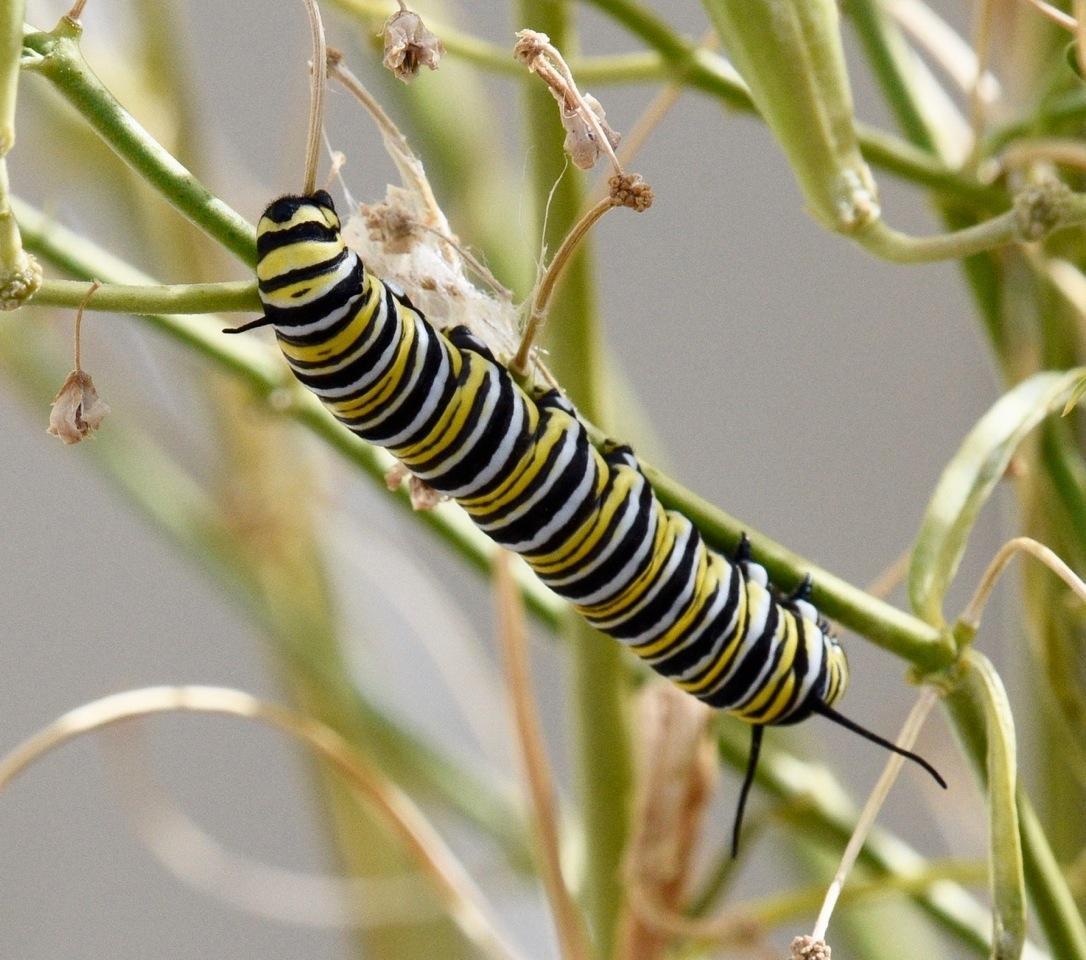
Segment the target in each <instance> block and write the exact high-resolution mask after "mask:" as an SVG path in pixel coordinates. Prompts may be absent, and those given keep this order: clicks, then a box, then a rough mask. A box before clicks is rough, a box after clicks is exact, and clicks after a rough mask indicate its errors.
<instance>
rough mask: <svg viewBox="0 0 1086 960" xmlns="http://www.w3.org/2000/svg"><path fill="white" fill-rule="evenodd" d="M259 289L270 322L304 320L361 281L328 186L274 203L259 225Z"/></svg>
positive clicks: (282, 323) (288, 324) (278, 324)
mask: <svg viewBox="0 0 1086 960" xmlns="http://www.w3.org/2000/svg"><path fill="white" fill-rule="evenodd" d="M256 251H257V268H256V277H257V287H258V290H259V292H260V299H261V300H262V301H263V303H264V311H265V315H266V318H267V322H269V323H272V324H274V325H275V326H276V327H277V328H284V327H292V326H297V325H299V324H301V323H305V322H306V319H307V317H308V316H309V315H310V314H317V313H319V312H320V311H321V310H324V309H326V308H327V307H329V306H330V305H331V302H330V301H331V299H335V298H337V297H339V296H340V295H341V294H342V293H343V292H344V290H345V289H346V288H347V287H352V288H353V287H354V286H356V285H358V284H360V283H361V281H362V265H361V263H360V262H359V260H358V258H357V257H356V256H355V255H354V253H353V252H351V251H349V250H348V249H347V246H346V244H345V243H344V242H343V237H342V234H341V232H340V222H339V217H338V216H337V215H336V208H335V205H334V204H333V203H332V198H331V197H330V196H329V195H328V193H327V192H326V191H324V190H318V191H316V192H315V193H312V194H308V195H305V196H285V197H279V198H278V199H277V200H274V201H272V203H270V204H269V205H268V208H267V209H266V210H265V211H264V215H263V216H262V217H261V218H260V222H259V223H258V224H257V228H256Z"/></svg>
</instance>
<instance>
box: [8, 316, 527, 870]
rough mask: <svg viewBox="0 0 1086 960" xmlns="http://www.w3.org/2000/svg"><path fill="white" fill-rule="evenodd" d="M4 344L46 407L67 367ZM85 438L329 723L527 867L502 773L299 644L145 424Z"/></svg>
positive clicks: (23, 341)
mask: <svg viewBox="0 0 1086 960" xmlns="http://www.w3.org/2000/svg"><path fill="white" fill-rule="evenodd" d="M0 340H2V341H3V343H4V347H5V349H4V350H3V351H0V368H2V369H3V371H4V373H5V375H6V377H7V379H8V381H9V382H11V383H14V384H15V385H17V386H18V388H19V389H20V390H21V391H22V392H23V393H24V394H26V395H27V396H28V397H30V398H31V400H32V402H33V403H34V404H35V405H37V406H38V407H39V408H42V409H44V407H45V405H47V404H48V401H49V398H50V397H51V396H52V394H53V392H54V390H55V389H56V384H57V383H58V382H59V379H60V377H61V376H62V375H63V371H62V370H61V368H60V367H59V365H57V364H55V363H47V361H46V359H45V357H44V350H43V348H42V346H41V343H40V338H38V339H36V338H35V337H33V336H31V335H29V334H28V333H27V332H24V331H20V330H19V328H18V327H17V326H16V325H14V324H10V323H9V324H5V325H3V329H2V330H0ZM116 417H117V414H115V415H114V416H113V417H111V418H110V419H109V420H107V421H106V425H105V427H104V428H103V430H102V431H100V432H99V433H98V434H97V436H96V437H95V441H94V442H93V443H88V444H85V445H84V447H85V449H86V450H87V453H88V454H89V455H90V456H91V458H92V461H93V462H94V463H95V464H96V465H97V466H98V467H99V468H100V469H101V470H102V471H103V473H104V474H105V475H106V476H107V477H108V478H109V479H110V480H111V481H112V482H113V483H114V484H116V485H117V487H118V488H119V491H120V492H121V493H123V495H124V496H125V497H126V498H127V499H128V500H129V501H130V502H131V503H133V504H134V505H135V507H136V508H137V510H138V511H139V512H140V513H142V514H143V516H144V517H145V518H146V519H147V520H149V521H150V522H151V523H152V524H153V525H154V526H155V527H156V528H158V529H159V530H161V531H162V532H164V533H165V534H167V535H168V536H169V537H170V538H171V539H172V541H173V542H174V543H176V544H177V545H178V546H179V547H180V548H181V549H182V550H183V551H184V553H185V554H186V555H187V556H188V557H189V559H191V560H192V561H193V563H194V564H195V565H196V567H197V569H199V570H200V572H201V573H202V574H204V575H205V576H207V577H208V578H209V580H210V581H211V583H212V584H213V585H214V586H215V587H217V588H219V589H224V590H226V591H227V593H228V595H229V596H230V597H231V599H233V600H235V601H237V602H238V603H240V604H241V605H242V607H243V609H244V610H245V612H246V613H247V614H248V616H249V617H250V618H251V619H252V620H253V622H254V623H255V624H256V625H257V627H258V628H259V629H261V630H264V631H267V632H268V633H269V634H271V635H272V636H273V637H275V638H276V640H277V642H278V643H279V644H281V646H280V650H281V652H282V653H283V654H284V656H286V657H287V658H288V659H289V660H290V662H291V669H292V670H296V671H299V672H300V674H301V675H302V676H304V678H305V682H306V683H307V684H310V685H312V686H313V687H315V688H321V689H323V690H325V691H326V695H327V697H328V702H329V703H332V704H335V710H334V711H333V712H329V713H327V714H326V716H325V721H326V722H328V723H329V725H331V726H333V727H334V728H335V729H337V730H339V731H340V732H341V733H342V734H343V735H344V736H345V737H347V739H349V740H351V742H352V743H353V744H354V745H355V746H356V747H357V748H358V749H360V750H363V752H365V753H367V754H368V755H370V756H372V757H373V758H374V760H375V762H376V763H377V765H378V766H380V768H381V769H382V770H385V771H387V772H388V773H389V774H390V775H391V776H394V777H395V778H396V779H397V780H398V781H399V782H400V783H401V784H402V785H403V786H404V787H405V788H406V789H408V790H410V791H412V792H421V793H423V794H426V795H428V796H432V797H434V798H436V799H437V800H438V801H439V802H441V803H443V804H445V805H447V806H448V807H449V808H450V809H452V810H455V811H456V812H457V813H458V814H459V815H460V816H461V817H463V818H464V819H465V821H467V822H469V823H472V824H475V825H476V826H478V828H479V829H480V830H481V831H482V832H483V833H484V834H486V835H488V836H491V837H493V838H494V839H495V842H496V843H497V844H498V845H499V846H500V848H501V849H502V851H503V852H504V854H505V856H506V857H507V858H508V860H509V862H510V863H511V864H513V865H514V866H516V867H517V868H518V869H521V870H526V869H528V868H529V867H530V865H531V863H532V859H533V857H532V851H531V846H530V843H529V840H528V837H527V835H526V833H525V831H524V829H523V823H522V819H521V817H520V812H519V807H518V805H517V803H516V802H515V800H514V791H513V787H512V785H511V784H510V783H508V782H506V781H504V780H503V779H502V778H501V776H500V775H499V774H498V773H496V772H495V771H484V770H475V769H473V768H472V767H471V766H470V765H467V764H465V763H464V762H463V760H462V759H459V758H453V757H450V756H447V755H445V754H444V753H442V752H441V751H440V750H438V749H437V748H435V747H434V746H432V745H431V744H429V743H427V742H425V741H423V740H421V739H419V737H418V736H417V735H416V734H414V733H412V732H411V731H410V730H409V729H408V728H407V727H405V726H403V725H402V724H401V723H400V722H399V721H398V720H397V719H396V718H395V717H392V716H390V715H389V714H388V713H386V712H384V711H383V710H382V709H380V708H379V707H378V706H376V705H375V704H373V703H372V702H371V701H370V700H368V699H367V698H366V696H365V694H364V693H363V692H361V691H360V690H359V689H358V688H357V687H355V686H354V685H352V684H351V683H350V682H349V680H348V679H347V678H348V676H349V673H348V671H346V669H345V668H344V666H343V663H342V659H341V654H340V652H339V651H338V648H337V649H335V650H333V649H332V648H328V647H320V648H315V649H302V647H301V646H300V645H299V643H300V638H299V637H294V635H292V634H290V633H289V632H283V631H284V629H285V628H284V623H283V622H281V621H277V620H276V619H275V617H274V616H273V612H274V611H272V610H271V609H270V608H269V606H268V605H267V603H266V602H265V600H264V599H262V597H261V594H260V591H261V589H262V587H261V585H260V583H259V582H258V580H257V579H256V573H255V571H254V570H253V569H252V567H251V563H250V561H251V557H250V558H247V555H246V553H245V551H243V550H241V549H240V547H239V541H238V538H237V529H236V527H233V526H232V525H231V523H230V522H229V521H228V519H227V517H226V516H224V514H223V512H222V510H221V507H220V505H219V504H217V503H215V502H214V500H213V499H212V498H211V497H210V496H209V494H208V493H207V491H206V490H205V489H203V488H202V487H201V486H200V485H199V484H197V483H196V482H195V481H194V480H193V479H192V477H190V476H189V475H187V474H185V473H183V472H182V471H181V470H180V469H179V468H178V466H177V465H176V464H175V463H174V462H172V461H171V460H170V459H169V458H168V457H167V456H166V455H165V453H164V452H163V451H162V449H161V448H159V447H158V446H157V445H156V444H155V443H153V442H152V441H151V440H150V439H149V438H148V437H147V436H145V435H144V434H143V433H142V432H140V431H139V430H137V429H135V428H132V427H130V426H129V425H128V424H125V423H124V422H123V418H122V421H120V422H118V421H117V420H116V419H115V418H116Z"/></svg>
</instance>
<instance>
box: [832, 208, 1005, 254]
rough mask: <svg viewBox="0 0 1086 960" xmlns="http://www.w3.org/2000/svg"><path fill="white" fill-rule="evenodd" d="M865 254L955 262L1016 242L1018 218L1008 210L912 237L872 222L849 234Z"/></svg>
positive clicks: (877, 221)
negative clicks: (972, 223) (955, 227)
mask: <svg viewBox="0 0 1086 960" xmlns="http://www.w3.org/2000/svg"><path fill="white" fill-rule="evenodd" d="M853 239H855V240H856V242H857V243H858V244H860V246H862V247H863V248H864V249H865V250H866V251H867V252H868V253H873V254H874V255H875V256H877V257H881V258H882V259H884V260H890V261H893V262H894V263H932V262H934V261H937V260H956V259H959V258H961V257H968V256H971V255H972V254H976V253H981V252H983V251H985V250H993V249H995V248H996V247H1002V246H1005V245H1006V244H1008V243H1012V242H1014V241H1015V240H1017V239H1019V220H1018V214H1017V212H1016V211H1014V210H1008V211H1007V212H1006V213H1002V214H1000V215H999V216H996V217H993V218H992V219H990V220H985V221H984V222H983V223H978V224H976V225H975V226H970V227H964V228H963V229H961V230H952V231H950V232H949V233H938V234H933V235H931V236H926V237H916V236H912V235H910V234H906V233H902V232H900V231H898V230H895V229H893V228H892V227H888V226H887V225H886V224H885V223H884V222H883V221H881V220H876V221H874V222H873V223H871V224H870V226H868V227H866V228H865V229H864V230H863V231H862V232H860V233H857V234H853Z"/></svg>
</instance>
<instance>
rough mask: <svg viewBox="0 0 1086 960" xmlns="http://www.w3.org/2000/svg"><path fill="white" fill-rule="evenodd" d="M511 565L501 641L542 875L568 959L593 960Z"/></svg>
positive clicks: (501, 596)
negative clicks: (565, 867)
mask: <svg viewBox="0 0 1086 960" xmlns="http://www.w3.org/2000/svg"><path fill="white" fill-rule="evenodd" d="M511 561H512V558H511V557H510V555H509V553H508V552H507V551H505V550H501V551H499V552H498V554H497V556H495V558H494V593H495V596H496V600H497V613H498V639H499V641H500V642H501V647H502V654H503V659H504V662H505V679H506V686H507V688H508V690H509V699H510V706H511V707H512V711H513V723H514V726H515V728H516V731H517V744H518V746H519V747H520V759H521V769H522V771H523V774H524V780H525V786H526V787H527V792H528V796H529V797H530V799H531V804H532V821H533V826H534V828H535V834H536V839H537V840H538V841H539V853H540V872H541V873H542V875H543V886H544V888H545V889H546V891H547V898H548V899H549V900H550V904H551V911H552V913H553V915H554V925H555V928H556V931H557V934H558V942H559V944H560V945H561V951H562V956H563V957H564V958H565V960H589V957H591V955H592V952H591V949H590V946H589V942H588V935H587V932H586V931H585V926H584V918H583V917H582V915H581V912H580V910H579V909H578V908H577V905H576V904H575V903H574V901H573V897H572V896H571V895H570V892H569V887H568V886H567V885H566V882H565V879H564V878H563V876H562V861H561V845H560V839H559V832H558V807H557V803H556V797H557V792H556V790H555V787H554V777H553V775H552V774H551V768H550V762H549V761H548V759H547V748H546V744H545V743H544V740H543V734H542V731H541V728H540V723H539V711H538V710H537V709H536V704H535V695H534V694H533V692H532V678H531V668H530V666H529V663H528V649H527V638H526V635H525V629H524V609H523V606H522V603H521V599H520V593H519V592H518V590H517V587H516V584H515V583H514V582H513V575H512V572H511V571H510V569H509V565H510V563H511Z"/></svg>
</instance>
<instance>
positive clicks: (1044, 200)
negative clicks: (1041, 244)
mask: <svg viewBox="0 0 1086 960" xmlns="http://www.w3.org/2000/svg"><path fill="white" fill-rule="evenodd" d="M1070 199H1071V190H1070V188H1069V187H1068V186H1067V185H1066V184H1065V183H1062V182H1061V181H1059V180H1055V179H1046V180H1043V181H1041V182H1040V183H1036V184H1032V185H1030V186H1028V187H1026V188H1025V189H1024V190H1022V191H1021V192H1020V193H1019V194H1018V195H1017V196H1016V197H1015V198H1014V213H1015V217H1016V219H1017V221H1018V236H1019V238H1020V239H1022V240H1024V241H1026V242H1027V243H1029V242H1033V241H1036V240H1042V239H1044V237H1046V236H1048V234H1049V233H1051V232H1052V231H1053V230H1054V229H1056V227H1058V226H1059V225H1060V224H1061V223H1062V222H1063V221H1064V218H1065V217H1066V214H1067V208H1068V205H1069V201H1070Z"/></svg>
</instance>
